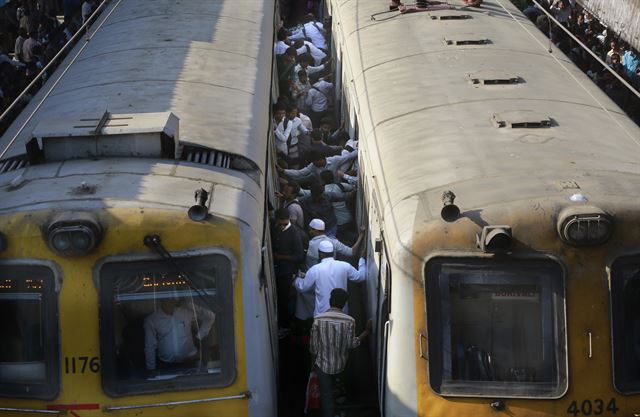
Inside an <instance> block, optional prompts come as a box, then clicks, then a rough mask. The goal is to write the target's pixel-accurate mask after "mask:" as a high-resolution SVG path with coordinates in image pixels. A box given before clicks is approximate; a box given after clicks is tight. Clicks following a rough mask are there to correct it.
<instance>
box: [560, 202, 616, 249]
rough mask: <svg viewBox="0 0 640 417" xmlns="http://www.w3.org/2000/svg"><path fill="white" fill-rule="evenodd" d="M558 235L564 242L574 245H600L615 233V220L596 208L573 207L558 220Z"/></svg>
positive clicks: (563, 212)
mask: <svg viewBox="0 0 640 417" xmlns="http://www.w3.org/2000/svg"><path fill="white" fill-rule="evenodd" d="M557 228H558V234H559V235H560V239H562V240H563V241H564V242H566V243H568V244H570V245H574V246H583V245H598V244H601V243H604V242H606V241H607V240H608V239H609V237H611V234H612V233H613V219H612V218H611V216H610V215H608V214H607V213H605V212H604V211H602V210H600V209H599V208H596V207H584V206H583V207H572V208H568V209H565V210H563V211H562V212H561V213H560V216H559V218H558V225H557Z"/></svg>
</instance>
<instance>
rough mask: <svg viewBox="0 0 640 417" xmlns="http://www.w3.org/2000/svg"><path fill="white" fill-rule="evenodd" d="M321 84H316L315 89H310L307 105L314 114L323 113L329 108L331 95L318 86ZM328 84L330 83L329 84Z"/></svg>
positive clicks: (306, 100)
mask: <svg viewBox="0 0 640 417" xmlns="http://www.w3.org/2000/svg"><path fill="white" fill-rule="evenodd" d="M318 84H319V82H317V83H315V84H314V85H313V87H311V88H310V89H309V92H308V93H307V98H306V99H305V104H306V105H307V107H309V108H310V109H311V110H312V111H314V112H317V113H319V112H323V111H325V110H327V109H328V108H329V94H327V93H326V92H325V91H324V90H323V89H321V88H320V87H319V86H318ZM327 84H328V83H327Z"/></svg>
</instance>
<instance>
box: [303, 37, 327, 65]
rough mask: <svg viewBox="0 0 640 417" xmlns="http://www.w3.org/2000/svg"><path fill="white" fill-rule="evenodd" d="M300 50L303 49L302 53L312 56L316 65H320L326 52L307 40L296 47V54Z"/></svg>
mask: <svg viewBox="0 0 640 417" xmlns="http://www.w3.org/2000/svg"><path fill="white" fill-rule="evenodd" d="M300 50H303V52H302V53H303V54H304V53H309V54H310V55H311V56H312V57H313V60H314V61H315V63H316V65H320V63H321V62H322V60H323V59H325V58H326V57H327V54H325V53H324V52H322V49H320V48H318V47H317V46H315V45H314V44H312V43H311V42H309V41H304V46H303V47H301V48H300V49H298V55H300Z"/></svg>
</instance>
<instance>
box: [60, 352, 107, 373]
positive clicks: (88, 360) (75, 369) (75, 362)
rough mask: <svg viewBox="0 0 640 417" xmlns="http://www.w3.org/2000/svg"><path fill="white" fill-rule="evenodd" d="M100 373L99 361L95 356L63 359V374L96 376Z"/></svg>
mask: <svg viewBox="0 0 640 417" xmlns="http://www.w3.org/2000/svg"><path fill="white" fill-rule="evenodd" d="M99 371H100V359H98V357H97V356H94V357H90V356H66V357H65V358H64V373H65V374H85V373H89V372H91V373H94V374H97V373H98V372H99Z"/></svg>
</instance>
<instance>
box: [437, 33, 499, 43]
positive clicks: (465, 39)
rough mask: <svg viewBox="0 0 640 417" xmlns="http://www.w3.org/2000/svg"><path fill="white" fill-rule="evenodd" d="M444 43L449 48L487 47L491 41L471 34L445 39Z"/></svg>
mask: <svg viewBox="0 0 640 417" xmlns="http://www.w3.org/2000/svg"><path fill="white" fill-rule="evenodd" d="M444 43H445V45H451V46H464V45H488V44H490V43H491V40H489V39H487V38H483V37H481V36H478V35H473V34H460V35H452V36H447V37H445V38H444Z"/></svg>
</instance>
